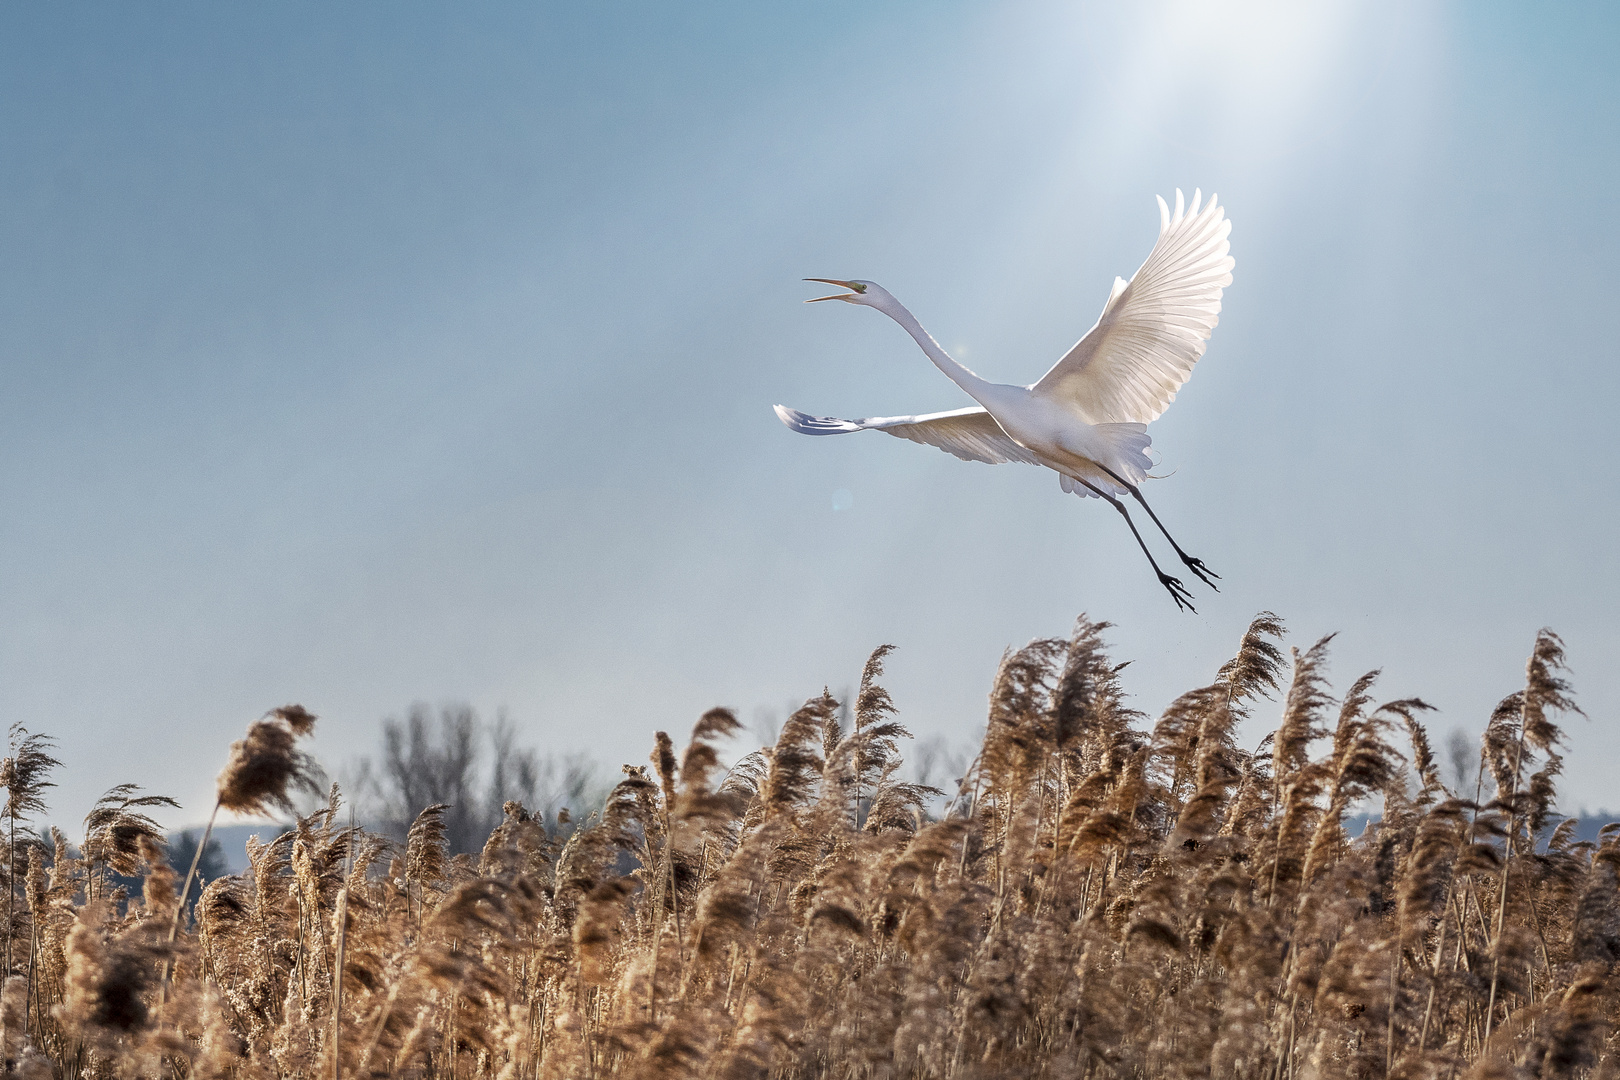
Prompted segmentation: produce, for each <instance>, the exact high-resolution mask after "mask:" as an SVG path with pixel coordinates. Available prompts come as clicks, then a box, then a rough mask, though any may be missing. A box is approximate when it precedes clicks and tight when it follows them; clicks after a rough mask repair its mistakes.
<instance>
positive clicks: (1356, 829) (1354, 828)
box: [1344, 810, 1620, 844]
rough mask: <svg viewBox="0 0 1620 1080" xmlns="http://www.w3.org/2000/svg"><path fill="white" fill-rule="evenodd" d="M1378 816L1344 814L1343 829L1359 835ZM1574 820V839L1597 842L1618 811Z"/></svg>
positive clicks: (1617, 818)
mask: <svg viewBox="0 0 1620 1080" xmlns="http://www.w3.org/2000/svg"><path fill="white" fill-rule="evenodd" d="M1379 817H1380V815H1378V814H1349V815H1346V816H1345V819H1344V828H1345V831H1346V832H1347V833H1349V834H1350V835H1351V836H1352V837H1357V836H1360V835H1361V834H1362V833H1363V832H1365V831H1366V829H1367V826H1368V825H1371V824H1372V823H1373V822H1375V821H1377V820H1379ZM1567 820H1568V819H1567V818H1556V819H1554V821H1553V824H1552V826H1551V827H1549V828H1548V829H1547V834H1549V835H1550V834H1551V833H1552V830H1553V829H1555V828H1557V827H1558V825H1560V824H1561V823H1563V822H1564V821H1567ZM1575 822H1576V824H1575V839H1576V840H1589V841H1591V842H1592V843H1594V844H1595V843H1597V839H1598V830H1599V829H1601V828H1603V826H1605V825H1609V824H1612V823H1614V822H1620V813H1610V812H1609V811H1607V810H1599V811H1598V812H1597V813H1595V814H1588V815H1586V816H1583V817H1578V818H1576V819H1575ZM1545 841H1546V835H1543V836H1542V842H1545Z"/></svg>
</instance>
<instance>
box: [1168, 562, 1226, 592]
mask: <svg viewBox="0 0 1620 1080" xmlns="http://www.w3.org/2000/svg"><path fill="white" fill-rule="evenodd" d="M1178 554H1180V555H1181V561H1182V563H1183V564H1184V565H1185V566H1186V567H1187V569H1189V570H1191V571H1192V572H1193V573H1195V574H1197V575H1198V580H1200V581H1202V582H1203V583H1204V584H1205V585H1208V586H1209V587H1210V588H1212V589H1214V590H1215V591H1216V592H1220V591H1221V587H1220V586H1219V585H1217V584H1215V582H1214V581H1211V580H1210V578H1214V579H1215V580H1216V581H1219V580H1220V577H1221V575H1219V574H1217V573H1216V572H1215V571H1213V570H1211V569H1210V568H1209V567H1207V566H1205V565H1204V560H1203V559H1198V558H1194V557H1193V556H1191V555H1188V554H1187V553H1186V552H1178Z"/></svg>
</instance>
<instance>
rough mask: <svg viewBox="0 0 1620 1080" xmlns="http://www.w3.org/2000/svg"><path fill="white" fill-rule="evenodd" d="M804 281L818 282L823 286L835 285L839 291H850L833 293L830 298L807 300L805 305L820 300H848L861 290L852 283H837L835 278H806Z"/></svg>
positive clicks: (821, 297)
mask: <svg viewBox="0 0 1620 1080" xmlns="http://www.w3.org/2000/svg"><path fill="white" fill-rule="evenodd" d="M804 280H806V281H819V282H821V283H822V284H823V285H837V286H838V287H839V288H840V289H849V290H850V291H849V292H847V293H834V294H833V295H832V296H817V297H813V298H812V299H809V300H806V301H805V303H807V304H814V303H817V302H819V301H822V300H848V299H849V298H850V297H851V296H855V295H856V294H858V293H860V292H861V289H860V288H859V287H858V286H856V284H855V283H854V282H853V281H839V280H838V279H837V278H828V277H807V278H805V279H804Z"/></svg>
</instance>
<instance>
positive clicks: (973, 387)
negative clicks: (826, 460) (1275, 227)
mask: <svg viewBox="0 0 1620 1080" xmlns="http://www.w3.org/2000/svg"><path fill="white" fill-rule="evenodd" d="M1200 199H1201V197H1200V193H1199V192H1196V191H1195V192H1194V193H1193V200H1192V206H1191V207H1190V208H1189V207H1187V206H1186V205H1185V203H1184V200H1183V198H1182V194H1181V192H1180V191H1179V190H1178V191H1177V192H1176V207H1175V211H1174V212H1173V213H1172V212H1171V210H1170V207H1169V206H1168V205H1166V203H1165V201H1164V199H1162V198H1161V199H1159V200H1158V202H1159V239H1158V241H1157V243H1155V244H1154V245H1153V250H1152V251H1151V252H1149V253H1148V257H1147V260H1146V261H1145V262H1143V263H1142V266H1141V267H1140V268H1139V269H1138V270H1137V271H1136V273H1135V275H1134V276H1132V278H1131V280H1130V281H1129V282H1126V281H1125V280H1124V279H1122V278H1115V279H1114V287H1113V289H1112V290H1110V292H1109V294H1108V301H1107V302H1106V303H1105V304H1104V305H1103V310H1102V315H1101V316H1100V317H1099V318H1098V319H1097V323H1096V325H1095V326H1093V327H1092V328H1091V329H1090V330H1089V331H1087V333H1086V335H1085V336H1084V337H1082V338H1081V339H1080V340H1079V341H1078V342H1076V343H1075V345H1074V347H1073V348H1072V349H1070V350H1069V351H1068V352H1067V353H1065V354H1064V355H1063V357H1062V358H1061V359H1060V360H1058V362H1057V363H1056V364H1054V365H1052V368H1051V370H1049V371H1048V372H1047V373H1046V374H1045V375H1043V376H1041V378H1040V379H1039V381H1037V382H1035V383H1034V384H1032V385H1030V386H1010V385H1007V384H1004V383H992V382H988V381H987V380H985V379H981V378H979V376H977V375H975V374H974V373H973V372H971V371H969V370H968V369H967V368H965V367H963V366H962V365H961V364H959V363H957V362H956V361H955V360H954V359H952V358H951V357H950V355H949V354H947V353H946V352H945V350H944V349H942V348H941V347H940V345H939V342H937V341H935V340H934V339H933V337H932V336H930V335H929V333H928V331H926V330H924V329H923V328H922V325H921V324H920V323H918V322H917V320H916V318H915V317H914V316H913V315H912V314H911V312H909V311H907V310H906V308H905V306H904V305H903V304H901V303H900V301H898V300H896V299H895V298H894V297H893V296H891V295H890V294H889V293H888V292H887V291H886V290H885V289H883V287H882V286H880V285H877V284H875V283H873V282H870V281H859V280H856V281H839V280H837V279H834V278H810V279H807V280H811V281H824V282H827V283H828V284H831V285H838V286H841V287H843V288H846V289H849V290H851V291H850V292H848V293H842V294H837V295H834V296H821V297H817V298H816V299H817V300H842V301H844V302H846V303H851V304H858V305H861V306H863V307H873V308H876V309H877V310H879V311H881V312H883V313H884V314H885V315H888V316H889V317H890V318H892V319H893V320H894V321H895V322H897V323H899V324H900V325H901V326H902V327H903V328H905V330H906V332H907V333H909V334H910V335H911V336H912V338H914V339H915V340H916V342H917V344H918V345H919V346H921V347H922V350H923V352H924V353H925V354H927V356H928V358H929V359H930V360H932V361H933V362H934V364H935V366H937V367H938V368H939V369H940V370H941V371H943V372H944V373H945V374H946V375H947V376H949V377H950V379H951V380H952V381H953V382H955V383H956V384H957V385H958V386H960V387H961V388H962V389H963V390H965V391H967V392H968V394H969V395H970V396H972V398H973V399H974V400H975V401H977V402H978V403H979V405H978V407H976V408H966V409H955V410H952V411H950V412H939V413H927V414H924V415H921V416H888V417H874V418H871V419H866V420H839V419H836V418H834V417H825V416H810V415H809V414H807V413H802V412H799V411H798V410H797V409H789V408H786V407H785V406H782V405H778V406H776V415H777V416H778V417H780V418H781V420H782V422H783V423H784V424H786V425H787V426H788V427H790V428H792V429H793V430H794V431H798V432H801V433H803V434H806V435H839V434H844V433H846V432H851V431H866V430H873V431H885V432H888V433H889V434H890V435H895V436H898V437H899V438H902V439H910V440H911V441H912V442H919V443H925V444H927V445H930V446H937V447H939V448H940V449H941V450H944V451H946V452H947V453H950V454H954V455H955V456H957V457H959V458H962V459H963V460H966V461H983V462H988V463H990V464H1000V463H1002V462H1007V461H1021V462H1024V463H1026V464H1029V465H1044V466H1046V467H1047V468H1049V469H1052V470H1053V471H1055V472H1056V473H1057V474H1058V477H1059V482H1060V483H1061V484H1062V486H1063V490H1064V491H1070V492H1074V493H1076V494H1080V495H1086V496H1096V497H1100V498H1104V499H1107V500H1108V501H1109V502H1110V503H1112V504H1113V505H1114V507H1115V509H1117V510H1119V512H1120V513H1121V514H1123V515H1124V516H1125V520H1126V521H1127V522H1130V514H1129V513H1128V512H1127V511H1126V510H1125V507H1124V504H1122V503H1121V502H1120V501H1119V499H1118V496H1120V495H1127V494H1128V495H1130V496H1131V497H1133V498H1135V499H1136V500H1137V501H1138V502H1140V503H1141V504H1142V506H1143V508H1144V509H1147V511H1148V513H1149V515H1153V511H1152V509H1151V508H1149V507H1148V505H1147V502H1146V501H1145V500H1143V498H1142V494H1141V492H1140V491H1139V490H1138V485H1139V484H1141V482H1142V481H1143V480H1145V479H1146V478H1147V471H1148V468H1149V466H1150V464H1151V463H1150V460H1149V458H1148V456H1147V448H1148V446H1149V445H1150V444H1151V439H1149V437H1148V435H1147V430H1146V429H1147V425H1148V424H1149V423H1150V422H1152V421H1153V420H1156V419H1158V417H1159V415H1160V414H1161V413H1163V412H1164V410H1165V408H1166V407H1167V406H1169V404H1170V402H1172V401H1174V400H1175V397H1176V391H1177V390H1179V389H1180V388H1181V386H1182V384H1183V383H1185V382H1186V381H1187V378H1188V376H1190V375H1191V374H1192V369H1193V365H1194V364H1196V363H1197V362H1198V358H1199V357H1200V356H1202V355H1203V353H1204V343H1205V342H1207V341H1208V340H1209V335H1210V333H1211V331H1213V330H1214V329H1215V324H1216V322H1217V321H1218V317H1219V314H1220V310H1221V291H1222V290H1223V289H1224V288H1225V287H1226V286H1227V285H1230V284H1231V283H1232V266H1233V261H1232V257H1231V256H1230V255H1229V254H1228V251H1229V249H1230V245H1229V244H1228V242H1227V236H1228V234H1229V233H1230V232H1231V231H1232V225H1231V222H1229V221H1227V220H1226V217H1225V210H1224V208H1222V207H1220V206H1218V205H1217V204H1216V200H1215V198H1214V197H1213V196H1211V197H1210V200H1209V203H1208V205H1207V206H1204V207H1203V208H1202V209H1200V206H1199V203H1200ZM812 302H813V301H812ZM1153 520H1154V522H1155V524H1158V517H1157V516H1156V515H1154V516H1153ZM1159 528H1160V531H1164V526H1163V525H1162V524H1161V525H1159ZM1131 531H1132V532H1133V533H1136V526H1135V524H1134V523H1133V524H1131ZM1165 537H1166V539H1170V534H1169V533H1168V532H1165ZM1136 538H1137V542H1138V543H1142V538H1141V535H1140V534H1137V537H1136ZM1170 543H1171V545H1172V546H1174V547H1175V549H1176V554H1177V555H1179V556H1180V557H1181V561H1182V562H1183V563H1185V564H1186V565H1187V566H1188V568H1189V569H1191V570H1192V571H1193V573H1195V574H1197V575H1198V576H1199V577H1200V578H1202V579H1203V580H1204V581H1205V582H1207V583H1209V584H1211V585H1213V584H1214V583H1213V582H1211V581H1210V580H1209V579H1210V577H1211V576H1214V575H1213V574H1212V572H1210V571H1208V569H1207V568H1206V567H1205V566H1204V565H1203V563H1202V562H1200V561H1199V560H1198V559H1195V558H1193V557H1192V556H1190V555H1188V554H1187V553H1186V552H1184V551H1182V550H1181V547H1180V546H1179V545H1177V544H1176V542H1175V540H1173V539H1170ZM1142 550H1143V552H1144V553H1147V556H1148V561H1149V562H1150V563H1153V569H1154V571H1155V572H1156V573H1157V574H1158V575H1159V580H1160V582H1161V583H1163V584H1164V585H1165V587H1166V588H1167V589H1168V590H1169V591H1170V595H1171V596H1173V597H1175V599H1176V603H1177V604H1186V606H1188V607H1191V605H1190V604H1187V603H1186V599H1185V597H1184V595H1183V594H1185V593H1186V590H1185V589H1184V588H1183V587H1182V585H1181V582H1179V581H1177V580H1176V579H1175V578H1172V577H1170V576H1169V575H1167V574H1165V573H1164V572H1163V571H1161V570H1159V567H1158V564H1157V563H1156V562H1153V555H1152V553H1151V552H1148V549H1147V545H1146V544H1145V543H1142Z"/></svg>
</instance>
